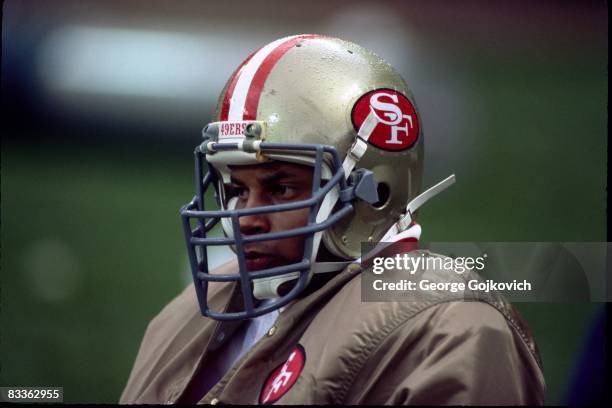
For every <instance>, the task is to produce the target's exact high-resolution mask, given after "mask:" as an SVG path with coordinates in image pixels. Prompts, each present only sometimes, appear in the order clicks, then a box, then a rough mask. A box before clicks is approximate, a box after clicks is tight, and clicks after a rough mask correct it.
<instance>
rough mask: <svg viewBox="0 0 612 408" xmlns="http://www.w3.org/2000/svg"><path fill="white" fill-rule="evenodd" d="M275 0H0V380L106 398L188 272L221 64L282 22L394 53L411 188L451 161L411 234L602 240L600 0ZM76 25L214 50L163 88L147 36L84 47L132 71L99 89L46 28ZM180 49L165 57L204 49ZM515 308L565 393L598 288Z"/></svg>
mask: <svg viewBox="0 0 612 408" xmlns="http://www.w3.org/2000/svg"><path fill="white" fill-rule="evenodd" d="M273 3H274V5H275V6H277V7H276V8H274V7H273V9H274V12H270V10H272V9H271V8H270V7H271V6H270V3H265V4H266V6H265V7H264V3H261V2H254V3H253V4H251V5H249V6H247V7H246V8H245V7H242V8H239V6H238V5H220V4H218V3H213V2H208V3H200V2H184V3H181V4H180V5H175V4H173V3H171V2H160V1H155V2H151V3H147V11H146V12H145V11H144V10H142V8H141V7H140V6H142V5H143V3H141V2H138V1H137V2H131V3H130V4H129V5H126V4H123V3H121V2H114V1H111V2H70V1H61V2H57V3H55V4H54V7H53V8H52V9H51V8H49V7H46V8H45V6H42V5H40V4H39V3H34V2H11V1H7V2H5V4H4V9H3V44H2V53H3V54H2V128H3V129H2V135H3V136H2V153H1V154H2V156H1V159H2V161H1V181H2V186H1V188H2V191H1V194H2V202H1V221H2V222H1V234H2V235H1V237H2V242H1V251H2V252H1V255H2V258H1V272H2V274H1V282H0V287H1V294H0V296H1V297H0V306H1V309H0V310H1V315H0V319H1V328H2V332H1V338H0V340H1V343H0V352H1V353H0V358H1V366H0V385H2V386H9V385H17V386H43V385H48V386H63V387H64V395H65V401H66V402H90V403H108V402H116V401H117V400H118V398H119V395H120V393H121V390H122V389H123V386H124V385H125V382H126V380H127V377H128V374H129V371H130V369H131V366H132V363H133V361H134V358H135V355H136V352H137V350H138V346H139V343H140V340H141V338H142V335H143V332H144V330H145V328H146V325H147V323H148V321H149V320H150V319H151V318H152V317H153V316H154V315H155V314H156V313H157V312H158V311H159V310H160V309H161V308H162V307H163V306H164V305H165V304H166V303H167V302H168V301H169V300H170V299H172V298H173V297H174V296H175V295H176V294H177V293H178V292H179V291H180V290H181V289H182V288H183V287H184V286H185V285H187V284H188V283H189V279H190V275H189V272H188V266H187V259H186V253H185V245H184V242H183V235H182V230H181V224H180V220H179V217H178V209H179V207H180V206H181V205H182V204H183V203H185V202H187V201H188V200H189V199H190V197H191V196H192V195H193V168H192V155H191V153H192V151H193V147H194V146H195V145H196V143H197V142H198V140H199V132H200V129H201V127H202V126H203V125H204V124H205V123H206V122H207V121H208V119H209V118H210V115H211V113H212V109H213V108H214V102H215V98H216V94H218V93H219V91H220V90H221V87H222V86H223V82H224V81H225V79H226V78H227V77H229V75H230V73H231V71H232V70H233V67H234V66H236V65H237V64H238V63H239V62H240V61H241V59H242V58H244V57H246V56H247V55H248V54H249V53H250V52H251V51H252V50H254V49H256V48H257V47H258V46H260V45H262V44H265V43H267V42H269V41H272V40H273V39H275V38H277V37H280V36H282V35H288V34H292V33H297V32H321V33H324V34H329V35H336V36H340V37H343V38H346V39H348V40H352V41H355V42H357V43H360V44H362V45H364V46H366V47H369V48H371V49H373V50H374V51H375V52H377V53H379V54H380V55H382V56H383V57H384V58H386V59H388V60H389V61H390V62H391V63H392V64H394V65H399V68H398V69H399V70H400V71H401V72H402V73H403V75H404V77H405V78H406V79H407V81H408V82H409V83H410V84H412V86H413V89H414V94H415V97H416V100H417V103H418V104H419V108H420V111H421V114H422V121H423V124H424V129H425V137H426V161H425V169H426V171H425V180H424V185H425V186H429V185H431V184H433V183H435V182H437V181H438V180H439V179H441V178H442V177H445V176H446V175H448V174H450V173H451V172H454V173H455V174H456V175H457V184H456V185H455V186H453V187H452V189H450V190H449V191H448V192H445V193H444V194H442V195H441V196H439V198H436V199H435V200H432V201H431V202H430V203H428V204H427V205H426V206H425V207H424V208H423V209H422V210H421V211H420V214H419V222H420V224H421V225H422V226H423V231H424V233H423V239H424V240H427V241H436V240H439V241H477V240H481V241H605V240H606V233H607V231H606V213H605V211H606V198H607V196H606V183H607V179H606V166H607V99H608V94H607V89H608V78H607V59H608V55H607V7H606V5H605V3H603V2H594V3H585V2H578V3H542V4H540V3H538V4H534V3H532V2H519V3H518V5H519V6H516V5H515V6H514V7H510V5H508V4H505V3H502V2H499V3H498V2H493V3H491V2H466V3H464V2H462V3H461V4H462V5H458V4H457V3H431V2H423V3H416V2H415V3H410V5H406V2H403V3H402V2H383V3H382V5H381V4H379V3H374V2H366V1H361V2H348V1H340V2H337V3H336V4H335V5H333V6H331V5H328V4H326V3H325V2H320V3H317V2H315V3H316V4H315V5H319V6H321V7H320V8H321V10H320V11H315V10H313V8H311V7H309V8H308V9H305V8H303V9H300V7H301V6H296V7H297V9H296V7H289V6H287V5H283V4H284V3H283V2H273ZM513 4H515V3H513ZM139 7H140V8H139ZM262 9H263V10H262ZM266 10H267V12H266ZM356 10H357V11H356ZM381 10H382V11H381ZM283 13H284V14H283ZM236 15H239V16H240V17H245V16H250V17H251V18H252V19H251V21H250V23H249V24H252V26H247V27H240V24H238V22H237V21H234V17H236ZM281 15H283V16H284V18H283V20H282V21H280V22H279V20H278V16H281ZM364 16H365V17H364ZM211 21H216V22H217V24H218V25H216V26H214V27H213V28H210V22H211ZM363 21H368V22H370V24H363ZM387 21H391V22H394V23H397V24H399V27H398V26H397V24H384V23H385V22H387ZM207 24H208V25H207ZM224 24H226V25H224ZM275 24H276V25H275ZM88 25H91V26H93V27H96V28H100V27H106V26H108V27H113V28H120V29H122V30H124V31H121V32H120V33H122V35H127V34H126V33H127V31H126V30H127V29H130V30H132V29H146V30H152V29H155V30H159V31H163V30H168V31H171V32H173V33H176V32H180V33H182V34H185V33H188V34H189V35H192V36H193V38H196V39H198V38H199V39H200V41H201V43H202V44H204V45H206V46H208V45H210V47H211V49H213V50H217V49H227V55H221V56H218V55H208V57H207V58H204V59H203V60H204V61H205V62H206V63H207V64H206V65H202V66H197V67H195V68H193V69H194V71H195V72H196V74H194V76H193V77H192V76H190V75H191V73H190V72H183V71H181V72H174V71H172V67H173V66H172V64H170V65H169V66H164V67H165V68H164V69H162V70H161V72H160V73H158V75H160V76H159V77H160V78H166V77H168V76H171V77H173V76H176V78H177V79H176V80H178V79H181V81H186V82H180V83H176V84H175V83H171V84H170V87H169V88H172V89H175V88H176V89H179V90H180V91H181V92H183V93H184V94H183V95H181V94H180V93H179V92H178V91H177V93H176V94H172V95H169V96H163V95H162V96H160V95H159V93H158V94H155V95H151V94H147V93H146V92H145V93H138V92H139V91H137V90H136V91H135V90H134V88H130V86H133V85H134V84H135V83H137V82H138V80H139V79H138V76H139V75H140V73H143V72H144V73H143V74H142V75H144V76H146V75H147V74H146V72H145V71H146V69H147V67H150V66H151V62H150V61H149V60H146V58H145V57H147V56H148V54H146V52H147V51H146V50H145V51H142V53H143V54H142V55H141V54H138V53H135V55H136V57H134V56H133V55H132V57H129V58H128V57H125V56H123V57H121V56H119V57H117V55H115V54H111V55H110V56H109V58H111V57H115V58H118V59H117V64H116V65H113V61H112V60H105V59H104V55H100V56H98V57H99V58H98V60H97V61H96V58H95V56H96V55H95V52H93V51H92V53H93V55H94V58H93V60H94V62H95V64H94V66H97V65H98V64H99V65H100V66H104V67H106V69H108V70H109V72H114V73H115V74H116V76H117V78H121V77H125V76H129V78H130V80H131V81H132V82H131V83H130V84H129V86H127V89H128V90H127V91H126V90H125V89H123V90H121V89H120V90H118V91H116V92H112V90H109V89H110V87H111V85H112V84H113V83H112V82H109V84H110V85H109V84H105V85H104V86H105V87H106V89H105V90H104V89H103V90H102V91H98V93H96V91H95V90H91V89H88V88H86V87H85V85H87V84H91V82H92V81H95V80H96V78H102V79H105V78H106V79H108V78H107V77H105V76H104V75H106V74H104V75H102V76H99V77H96V75H95V73H92V72H90V71H88V70H87V69H86V68H87V65H86V64H85V65H84V67H85V68H81V69H80V70H79V69H77V68H78V66H77V68H75V66H76V65H77V64H78V61H79V58H80V57H79V56H78V53H76V54H71V53H70V50H71V49H75V48H77V47H79V45H78V44H77V43H74V42H70V41H68V42H66V41H64V42H62V38H63V37H61V36H59V37H58V35H57V32H58V29H61V28H64V27H67V26H70V27H81V28H82V27H86V26H88ZM143 27H144V28H143ZM206 27H208V28H206ZM219 27H221V28H220V29H218V30H217V28H219ZM249 27H250V28H254V29H253V30H250V29H249ZM206 29H210V30H211V31H210V32H209V31H206ZM198 30H203V31H202V32H200V31H198ZM224 30H225V31H224ZM236 30H238V31H236ZM240 30H242V31H240ZM54 33H55V34H54ZM223 33H226V34H227V33H230V34H228V36H229V38H227V37H228V36H225V37H224V36H223V35H222V34H223ZM246 33H249V35H250V36H249V38H246ZM64 34H65V33H64ZM232 35H233V36H232ZM198 36H200V37H198ZM49 38H51V40H49V41H46V40H48V39H49ZM58 38H59V39H58ZM111 38H115V37H111ZM142 38H145V39H147V40H148V41H151V37H146V36H145V37H142ZM172 38H173V41H175V43H171V45H172V44H174V45H176V48H178V49H182V48H181V46H182V44H183V43H181V38H180V37H176V36H175V37H172ZM153 40H154V38H153ZM224 41H225V42H224ZM153 43H154V44H159V41H158V42H157V43H155V41H153ZM198 44H199V43H198ZM231 45H233V46H234V47H233V48H232V47H231ZM54 47H55V48H54ZM61 47H64V49H60V50H59V51H57V50H56V48H57V49H59V48H61ZM66 47H67V48H66ZM71 47H72V48H71ZM118 47H119V44H118ZM215 47H217V48H215ZM143 48H145V47H143ZM172 48H173V49H174V47H172ZM92 49H95V47H94V46H92ZM117 49H118V48H117ZM41 50H42V51H41ZM54 50H55V51H54ZM194 50H195V51H198V50H199V48H197V47H196V48H194ZM206 50H207V48H206V47H203V48H202V49H201V50H200V51H201V52H206ZM127 51H129V49H128V50H127ZM209 51H210V50H209ZM54 52H56V53H55V54H54ZM50 55H51V56H50ZM130 55H131V54H130ZM139 55H141V56H142V58H143V59H145V60H144V61H140V63H141V65H138V64H136V63H137V62H139V61H138V56H139ZM184 57H185V56H184V55H182V56H181V55H179V56H176V58H175V59H174V60H172V61H174V62H176V64H183V65H185V64H187V65H189V64H190V62H193V61H200V60H199V59H198V58H196V57H194V58H195V60H189V59H186V60H182V59H181V58H184ZM70 58H75V62H71V60H70ZM88 58H90V57H88ZM122 58H123V59H122ZM134 58H135V59H134ZM159 58H160V61H164V59H168V58H169V59H172V58H170V57H168V56H167V55H162V56H159ZM49 61H51V62H49ZM58 61H59V62H58ZM49 64H51V65H53V64H56V65H57V66H56V71H57V69H60V68H61V69H66V68H65V66H69V67H72V68H74V71H71V72H70V75H71V76H70V78H71V79H73V78H75V77H77V76H78V75H81V76H82V78H84V79H83V80H82V82H80V85H79V83H78V82H77V85H78V86H83V87H82V88H78V86H76V85H74V83H75V82H74V81H73V82H72V83H68V85H66V86H64V88H62V86H60V85H61V81H62V79H61V76H59V77H58V76H57V72H56V73H55V74H54V73H53V71H49V69H50V68H49V66H50V65H49ZM62 64H64V65H62ZM66 64H68V65H66ZM134 64H136V65H134ZM57 67H59V68H57ZM162 68H163V67H162ZM217 71H221V72H217ZM49 72H51V73H49ZM105 72H106V71H105ZM54 75H55V76H54ZM58 78H59V79H58ZM150 78H152V79H150ZM150 78H149V79H147V80H149V81H151V82H150V87H151V88H152V89H157V91H159V92H161V91H160V89H161V88H163V87H162V86H161V85H160V88H156V87H157V86H158V82H155V81H154V79H155V78H156V77H155V76H152V77H150ZM173 78H174V77H173ZM211 78H212V79H211ZM198 80H200V81H201V83H205V84H206V87H201V88H200V85H201V84H200V82H197V81H198ZM189 81H193V83H191V84H190V82H189ZM58 83H59V84H60V85H57V84H58ZM185 83H186V84H187V85H185ZM83 84H85V85H83ZM56 85H57V86H56ZM162 85H163V84H162ZM174 85H176V87H175V88H173V86H174ZM181 86H183V88H181ZM192 88H196V90H197V91H201V92H202V97H201V99H198V96H197V95H196V96H193V95H191V94H190V93H189V92H190V90H191V89H192ZM130 89H131V91H132V92H133V93H134V94H130V93H129V92H128V91H129V90H130ZM106 91H108V92H106ZM162 91H163V89H162ZM196 93H197V92H196ZM516 306H517V308H518V309H519V310H520V311H521V312H522V313H523V314H524V316H525V317H526V319H527V321H528V322H529V323H530V326H531V328H532V330H533V333H534V335H535V338H536V340H537V342H538V345H539V348H540V351H541V354H542V357H543V360H544V369H545V377H546V382H547V386H548V392H547V403H549V404H559V403H563V402H565V401H566V399H567V395H568V392H569V391H568V390H569V387H570V384H571V382H572V381H573V380H574V377H573V376H574V369H575V365H576V363H577V360H578V358H579V355H580V354H581V353H582V352H583V351H584V350H583V349H584V347H585V345H584V341H585V338H586V336H587V335H588V331H589V329H590V327H591V325H592V323H593V319H594V318H595V316H596V313H597V312H598V311H600V310H601V309H602V307H603V305H602V304H593V303H591V304H570V303H568V304H524V303H522V304H517V305H516Z"/></svg>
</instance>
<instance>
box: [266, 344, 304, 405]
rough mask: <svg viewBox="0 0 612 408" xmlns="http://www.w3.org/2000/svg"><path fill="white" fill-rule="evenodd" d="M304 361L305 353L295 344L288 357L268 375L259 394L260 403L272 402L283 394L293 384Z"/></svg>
mask: <svg viewBox="0 0 612 408" xmlns="http://www.w3.org/2000/svg"><path fill="white" fill-rule="evenodd" d="M305 362H306V353H305V351H304V348H303V347H302V346H301V345H299V344H298V345H297V346H296V347H295V348H294V349H293V350H292V351H291V353H289V358H287V361H285V362H284V363H283V364H281V366H280V367H278V368H276V370H274V371H273V372H272V374H270V375H269V376H268V378H267V379H266V382H265V383H264V387H263V389H262V390H261V395H260V396H259V403H260V404H272V403H274V402H275V401H278V400H279V399H280V397H282V396H283V395H285V393H286V392H287V391H289V389H290V388H291V387H292V386H293V384H295V382H296V381H297V379H298V377H299V376H300V373H301V372H302V369H303V368H304V363H305Z"/></svg>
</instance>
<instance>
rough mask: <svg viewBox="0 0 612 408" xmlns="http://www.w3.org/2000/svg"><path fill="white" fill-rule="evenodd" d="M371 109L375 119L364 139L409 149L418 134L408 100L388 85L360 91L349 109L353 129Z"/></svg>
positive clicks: (391, 147)
mask: <svg viewBox="0 0 612 408" xmlns="http://www.w3.org/2000/svg"><path fill="white" fill-rule="evenodd" d="M370 112H372V113H373V114H374V115H375V116H376V119H377V123H376V126H375V127H374V130H373V131H372V133H371V134H370V138H369V139H368V142H369V143H371V144H372V145H374V146H376V147H378V148H380V149H383V150H392V151H400V150H406V149H410V148H411V147H412V146H414V144H415V143H416V141H417V139H418V137H419V119H418V117H417V114H416V110H415V109H414V106H412V103H410V101H409V100H408V98H406V96H404V95H403V94H401V93H399V92H397V91H394V90H392V89H376V90H374V91H370V92H368V93H366V94H364V95H362V96H361V97H360V98H359V99H358V100H357V102H356V103H355V105H354V106H353V111H352V112H351V120H352V122H353V126H354V127H355V130H357V131H358V130H359V128H360V127H361V125H362V123H363V121H364V120H365V119H366V117H367V116H368V115H369V114H370Z"/></svg>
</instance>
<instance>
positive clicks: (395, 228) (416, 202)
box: [381, 174, 455, 242]
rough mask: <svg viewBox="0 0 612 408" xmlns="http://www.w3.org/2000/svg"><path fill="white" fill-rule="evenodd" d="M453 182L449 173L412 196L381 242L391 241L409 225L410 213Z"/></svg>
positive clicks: (411, 218)
mask: <svg viewBox="0 0 612 408" xmlns="http://www.w3.org/2000/svg"><path fill="white" fill-rule="evenodd" d="M454 183H455V175H454V174H451V175H450V176H448V177H447V178H445V179H444V180H442V181H441V182H439V183H438V184H436V185H435V186H433V187H430V188H428V189H427V190H425V191H423V192H422V193H421V194H419V195H418V196H416V197H415V198H413V199H412V200H411V201H410V202H409V203H408V205H407V206H406V212H405V213H404V215H403V216H402V217H401V218H400V219H399V221H397V222H396V223H395V224H393V225H392V226H391V228H389V230H388V231H387V233H386V234H385V235H384V236H383V237H382V238H381V242H392V241H389V240H390V239H391V237H393V236H395V235H397V234H400V233H401V232H402V231H405V230H406V229H408V228H409V227H410V224H412V221H414V216H413V215H412V214H413V213H414V212H415V211H416V210H417V209H418V208H419V207H421V206H422V205H423V204H425V203H426V202H427V201H429V199H430V198H432V197H433V196H435V195H438V194H439V193H441V192H442V191H444V190H446V189H447V188H448V187H450V186H452V185H453V184H454Z"/></svg>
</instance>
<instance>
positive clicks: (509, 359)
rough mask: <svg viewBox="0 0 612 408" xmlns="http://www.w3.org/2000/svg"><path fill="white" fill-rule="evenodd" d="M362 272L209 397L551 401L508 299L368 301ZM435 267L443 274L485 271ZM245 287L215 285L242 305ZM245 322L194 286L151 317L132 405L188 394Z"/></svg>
mask: <svg viewBox="0 0 612 408" xmlns="http://www.w3.org/2000/svg"><path fill="white" fill-rule="evenodd" d="M416 252H417V253H422V252H425V253H426V254H427V256H439V255H435V254H432V253H429V252H427V251H416ZM236 268H237V266H236V264H235V263H233V262H232V263H229V264H226V265H224V266H222V267H221V268H220V269H219V270H218V271H217V272H218V273H231V272H234V273H235V272H236ZM362 273H365V272H364V271H362V267H361V266H360V265H359V264H351V265H349V266H348V267H347V268H346V269H344V270H343V271H342V272H340V273H338V274H337V275H336V276H334V277H333V278H332V279H331V280H330V281H329V282H327V283H326V284H325V285H324V286H323V287H321V288H320V289H318V290H316V291H315V292H313V293H311V294H309V295H307V296H305V297H303V298H301V299H298V300H296V301H294V303H292V304H290V306H289V307H287V308H286V309H285V310H283V311H282V312H281V313H280V314H279V315H278V318H277V319H276V321H275V323H274V325H273V326H272V327H271V328H270V330H269V331H268V333H267V334H266V335H265V336H264V337H263V338H262V339H261V340H259V341H258V342H257V343H256V344H255V345H254V346H253V347H252V348H251V349H250V351H248V352H247V353H246V355H244V356H243V357H242V358H241V359H239V360H238V361H237V362H236V363H235V364H234V365H233V366H232V368H231V369H230V370H229V371H228V372H226V374H225V375H224V376H223V377H222V378H221V380H220V381H219V382H218V383H217V384H216V385H214V386H213V387H212V388H211V389H210V390H209V392H208V393H207V394H206V395H205V396H204V397H203V398H202V399H201V400H200V401H199V403H203V404H217V403H222V404H270V403H278V404H428V405H429V404H431V405H439V404H443V405H446V404H452V405H463V404H469V405H471V404H491V405H495V404H543V402H544V391H545V383H544V377H543V374H542V363H541V360H540V356H539V353H538V350H537V346H536V344H535V341H534V339H533V337H532V335H531V334H530V332H529V329H528V328H527V326H526V324H525V322H524V321H523V320H522V318H521V317H520V316H519V315H518V313H517V312H516V311H515V310H514V308H513V307H512V306H511V305H510V304H509V303H508V302H507V301H505V300H504V299H503V298H502V297H501V296H499V295H497V294H494V293H493V294H491V293H488V294H482V293H472V294H466V293H462V294H459V295H456V296H451V295H449V293H448V292H427V293H426V294H420V295H421V296H420V297H419V299H418V301H394V302H363V301H362V300H361V293H362V287H361V285H362V283H361V281H362ZM424 273H426V274H429V275H430V276H429V279H430V280H434V281H435V280H438V281H449V280H450V281H452V280H455V281H456V280H467V279H473V278H474V275H470V276H467V275H466V274H464V275H459V274H456V273H453V272H452V271H451V272H450V273H449V272H445V271H434V272H432V271H427V272H424ZM239 292H240V291H239V290H238V287H237V285H236V284H234V283H212V284H211V287H210V295H209V304H210V305H211V308H212V309H213V310H232V309H233V308H236V307H240V304H241V301H242V298H241V297H240V293H239ZM468 295H469V296H468ZM466 298H469V299H467V300H470V301H466ZM240 324H241V322H219V321H215V320H212V319H209V318H205V317H202V315H201V314H200V311H199V308H198V304H197V301H196V296H195V292H194V289H193V287H192V286H189V287H187V288H186V289H185V290H184V291H183V292H182V293H181V294H180V295H179V296H178V297H176V298H175V299H174V300H172V301H171V302H170V303H169V304H168V305H167V306H166V307H165V308H164V309H163V310H162V311H161V312H160V313H159V315H157V316H156V317H155V318H154V319H153V320H152V321H151V323H150V324H149V326H148V328H147V330H146V333H145V335H144V339H143V340H142V343H141V346H140V350H139V352H138V355H137V357H136V361H135V363H134V367H133V369H132V372H131V374H130V376H129V379H128V383H127V386H126V388H125V390H124V391H123V393H122V395H121V399H120V403H168V404H170V403H175V402H181V396H183V397H184V396H185V395H184V394H185V390H186V388H187V386H188V384H189V383H190V381H198V373H202V372H203V371H205V370H206V366H207V361H209V359H210V358H211V356H213V355H214V353H215V352H218V351H219V350H220V348H222V346H223V344H224V343H225V342H227V340H228V339H229V338H230V337H231V336H232V334H233V333H234V332H235V331H236V329H237V328H238V327H239V326H240Z"/></svg>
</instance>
